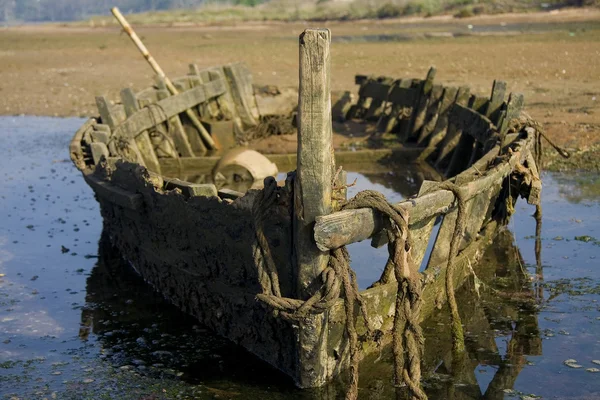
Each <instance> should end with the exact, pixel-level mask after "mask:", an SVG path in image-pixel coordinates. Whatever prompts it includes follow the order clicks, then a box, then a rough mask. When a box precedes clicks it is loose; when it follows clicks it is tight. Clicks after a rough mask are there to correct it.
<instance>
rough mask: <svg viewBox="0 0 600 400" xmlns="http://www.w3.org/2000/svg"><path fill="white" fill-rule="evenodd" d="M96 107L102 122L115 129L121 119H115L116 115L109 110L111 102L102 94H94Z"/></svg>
mask: <svg viewBox="0 0 600 400" xmlns="http://www.w3.org/2000/svg"><path fill="white" fill-rule="evenodd" d="M96 107H97V108H98V112H99V113H100V118H101V122H102V124H105V125H108V127H109V128H110V129H111V131H112V130H114V129H115V127H117V126H118V125H119V124H120V123H121V122H122V121H119V120H118V119H117V116H116V115H115V114H114V113H112V112H111V108H112V106H111V104H110V102H109V101H108V99H107V98H106V97H104V96H96Z"/></svg>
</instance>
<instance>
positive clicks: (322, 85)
mask: <svg viewBox="0 0 600 400" xmlns="http://www.w3.org/2000/svg"><path fill="white" fill-rule="evenodd" d="M299 39H300V85H299V95H298V98H299V104H298V165H297V169H296V179H295V180H294V216H295V218H294V230H295V232H296V241H295V249H296V257H297V274H296V280H297V298H299V299H307V298H309V297H310V296H311V295H312V292H313V290H312V289H311V288H312V285H313V284H314V283H315V282H318V280H319V279H320V275H321V272H322V271H323V270H324V269H325V268H326V267H327V264H328V261H329V253H328V252H322V251H321V250H319V249H318V248H317V246H316V244H315V242H314V239H313V226H314V221H315V218H316V217H318V216H322V215H327V214H329V213H331V211H332V194H333V177H334V168H335V165H334V159H333V141H332V129H331V93H330V92H331V86H330V85H331V82H330V79H331V78H330V69H331V61H330V43H331V33H330V31H329V30H328V29H306V30H305V31H304V32H303V33H302V34H301V35H300V38H299ZM327 314H328V313H327V312H326V313H323V314H322V315H315V316H313V317H312V318H310V319H307V320H306V321H305V323H304V324H301V325H300V327H299V331H298V335H299V339H298V340H299V342H298V357H299V361H298V367H299V368H298V371H297V373H298V377H297V379H296V381H297V382H298V383H299V385H300V386H301V387H314V386H321V385H323V384H325V382H326V381H327V378H328V376H329V371H328V370H327V367H328V362H327V359H328V356H329V355H328V354H327V334H328V329H327V323H326V320H327Z"/></svg>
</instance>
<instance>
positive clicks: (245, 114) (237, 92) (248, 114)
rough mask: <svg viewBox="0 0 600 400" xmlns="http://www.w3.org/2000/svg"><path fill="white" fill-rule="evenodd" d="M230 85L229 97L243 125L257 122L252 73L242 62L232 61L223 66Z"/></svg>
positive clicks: (253, 124)
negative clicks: (232, 62)
mask: <svg viewBox="0 0 600 400" xmlns="http://www.w3.org/2000/svg"><path fill="white" fill-rule="evenodd" d="M223 71H224V72H225V76H226V77H227V81H228V83H229V87H230V93H231V97H232V98H233V102H234V104H235V108H236V110H237V115H238V116H239V117H240V118H241V120H242V123H243V124H244V126H245V127H252V126H256V125H257V124H258V119H259V117H260V115H259V114H258V108H257V107H256V101H255V100H254V89H253V87H252V75H251V74H250V71H249V70H248V68H247V67H246V65H245V64H243V63H234V64H228V65H224V66H223Z"/></svg>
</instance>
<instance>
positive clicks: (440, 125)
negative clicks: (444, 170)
mask: <svg viewBox="0 0 600 400" xmlns="http://www.w3.org/2000/svg"><path fill="white" fill-rule="evenodd" d="M457 93H458V89H457V88H455V87H447V88H444V94H443V95H442V101H441V103H440V109H439V111H438V118H437V121H436V124H435V128H434V129H433V132H432V133H431V139H430V141H429V146H428V147H429V148H436V147H438V144H439V143H441V142H442V141H443V140H444V137H445V136H446V132H447V130H448V117H449V115H450V110H451V108H452V105H453V104H454V103H455V102H456V95H457Z"/></svg>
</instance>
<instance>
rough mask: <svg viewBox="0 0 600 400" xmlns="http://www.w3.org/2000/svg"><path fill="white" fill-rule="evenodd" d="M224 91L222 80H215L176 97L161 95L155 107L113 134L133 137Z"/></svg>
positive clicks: (137, 113) (132, 119) (142, 111)
mask: <svg viewBox="0 0 600 400" xmlns="http://www.w3.org/2000/svg"><path fill="white" fill-rule="evenodd" d="M225 90H226V88H225V83H224V82H223V81H222V80H216V81H211V82H208V83H205V84H203V85H202V86H198V87H195V88H193V89H190V90H188V91H186V92H184V93H180V94H178V95H176V96H168V97H164V93H162V95H161V96H162V97H161V99H160V100H159V101H158V102H157V103H156V105H153V106H150V107H144V108H142V109H141V110H140V111H138V112H136V113H135V114H133V115H132V116H131V117H129V118H127V120H126V121H125V122H123V123H122V124H121V125H120V126H119V127H117V128H116V129H115V131H114V132H113V133H114V134H118V135H121V136H125V137H135V136H137V135H138V134H139V133H140V132H142V131H145V130H148V129H150V128H152V127H154V126H155V125H156V124H159V123H162V122H165V121H166V120H167V119H169V118H171V117H173V116H176V115H179V114H181V113H183V112H185V110H187V109H190V108H192V107H195V106H197V105H198V104H200V103H202V102H204V101H206V100H207V99H210V98H213V97H215V96H218V95H221V94H223V93H224V92H225ZM159 92H160V91H159ZM157 96H158V92H157Z"/></svg>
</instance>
